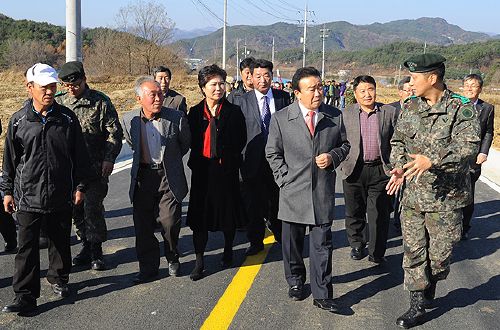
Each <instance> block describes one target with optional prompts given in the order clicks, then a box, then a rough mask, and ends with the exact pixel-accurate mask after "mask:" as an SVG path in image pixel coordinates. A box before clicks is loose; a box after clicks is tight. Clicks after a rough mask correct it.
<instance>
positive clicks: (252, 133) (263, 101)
mask: <svg viewBox="0 0 500 330" xmlns="http://www.w3.org/2000/svg"><path fill="white" fill-rule="evenodd" d="M250 71H251V74H252V82H253V87H254V89H253V90H252V91H250V92H248V93H246V94H244V95H243V96H242V97H241V98H240V100H241V102H240V103H239V104H238V105H240V107H241V111H242V112H243V115H244V116H245V122H246V126H247V144H246V146H245V149H244V150H243V163H242V166H241V170H240V171H241V178H242V185H241V188H242V197H243V203H244V204H245V213H246V217H247V221H248V224H247V237H248V240H249V242H250V246H249V247H248V248H247V250H246V255H254V254H257V253H259V252H260V251H262V250H263V249H264V243H263V239H264V234H265V227H266V222H265V220H264V219H266V220H267V223H268V226H269V227H270V229H271V231H272V232H273V233H274V237H275V239H276V240H277V241H278V242H279V241H280V240H281V222H280V221H279V220H278V217H277V216H278V199H279V188H278V186H277V185H276V183H275V182H274V179H273V174H272V172H271V169H270V167H269V164H268V163H267V161H266V158H265V153H264V148H265V146H266V142H267V136H268V134H269V122H270V120H271V115H272V114H273V113H275V112H276V111H279V110H281V109H283V108H284V107H286V106H287V105H289V104H290V96H289V95H288V94H287V93H286V92H284V91H282V90H278V89H273V88H271V83H272V80H273V63H271V62H270V61H267V60H263V59H258V60H255V61H254V62H253V64H252V67H251V68H250Z"/></svg>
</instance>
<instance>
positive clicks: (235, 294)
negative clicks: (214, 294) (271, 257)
mask: <svg viewBox="0 0 500 330" xmlns="http://www.w3.org/2000/svg"><path fill="white" fill-rule="evenodd" d="M274 242H275V240H274V236H273V235H272V234H271V235H269V236H267V237H266V238H264V251H261V252H260V253H258V254H256V255H254V256H249V257H247V258H246V259H245V262H244V263H243V265H241V267H240V269H239V270H238V272H237V273H236V275H235V276H234V278H233V280H232V281H231V283H229V286H228V287H227V289H226V291H225V292H224V294H223V295H222V297H220V299H219V301H218V302H217V304H216V305H215V307H214V309H213V310H212V312H211V313H210V315H209V316H208V318H207V319H206V320H205V322H204V323H203V325H202V326H201V328H200V329H202V330H220V329H228V328H229V326H230V325H231V322H232V321H233V318H234V316H235V315H236V313H237V312H238V310H239V309H240V306H241V303H242V302H243V300H245V297H246V296H247V292H248V290H250V287H251V286H252V283H253V281H254V279H255V276H257V274H258V273H259V270H260V267H262V264H263V263H264V260H265V259H266V257H267V254H268V253H269V249H270V248H271V246H272V245H273V243H274Z"/></svg>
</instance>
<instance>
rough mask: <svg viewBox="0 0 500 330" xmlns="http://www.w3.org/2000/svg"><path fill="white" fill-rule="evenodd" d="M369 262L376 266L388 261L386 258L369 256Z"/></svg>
mask: <svg viewBox="0 0 500 330" xmlns="http://www.w3.org/2000/svg"><path fill="white" fill-rule="evenodd" d="M368 261H370V262H373V263H376V264H382V263H385V262H386V261H387V259H386V258H385V257H373V256H368Z"/></svg>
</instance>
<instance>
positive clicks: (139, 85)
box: [134, 76, 160, 97]
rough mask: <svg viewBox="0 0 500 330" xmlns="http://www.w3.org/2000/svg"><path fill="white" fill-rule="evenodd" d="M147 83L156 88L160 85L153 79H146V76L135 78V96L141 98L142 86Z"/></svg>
mask: <svg viewBox="0 0 500 330" xmlns="http://www.w3.org/2000/svg"><path fill="white" fill-rule="evenodd" d="M147 82H151V83H153V84H155V85H158V87H160V84H159V83H158V82H157V81H156V80H154V79H153V78H151V77H148V76H142V77H139V78H137V80H136V81H135V85H134V90H135V95H137V96H139V97H142V85H144V84H145V83H147Z"/></svg>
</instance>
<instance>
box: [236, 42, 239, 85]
mask: <svg viewBox="0 0 500 330" xmlns="http://www.w3.org/2000/svg"><path fill="white" fill-rule="evenodd" d="M236 81H240V39H236Z"/></svg>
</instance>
